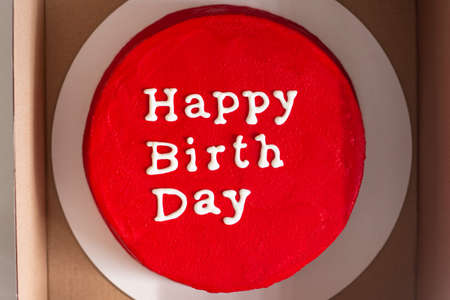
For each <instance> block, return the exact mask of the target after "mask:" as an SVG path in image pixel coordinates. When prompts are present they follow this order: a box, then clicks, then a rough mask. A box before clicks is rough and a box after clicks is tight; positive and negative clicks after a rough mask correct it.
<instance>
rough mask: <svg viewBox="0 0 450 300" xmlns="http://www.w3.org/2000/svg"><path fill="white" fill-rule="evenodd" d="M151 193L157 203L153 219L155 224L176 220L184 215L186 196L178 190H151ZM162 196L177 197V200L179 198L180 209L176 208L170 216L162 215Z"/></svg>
mask: <svg viewBox="0 0 450 300" xmlns="http://www.w3.org/2000/svg"><path fill="white" fill-rule="evenodd" d="M152 193H153V194H154V195H155V196H156V200H157V202H158V210H157V212H156V217H155V221H156V222H164V221H168V220H172V219H176V218H178V217H179V216H181V215H182V214H183V213H184V211H185V210H186V206H187V200H186V196H185V195H184V194H183V193H182V192H180V191H179V190H176V189H166V188H163V189H153V190H152ZM164 195H175V196H178V198H180V200H181V206H180V208H178V209H177V210H176V211H174V212H173V213H171V214H168V215H165V214H164V205H163V198H164Z"/></svg>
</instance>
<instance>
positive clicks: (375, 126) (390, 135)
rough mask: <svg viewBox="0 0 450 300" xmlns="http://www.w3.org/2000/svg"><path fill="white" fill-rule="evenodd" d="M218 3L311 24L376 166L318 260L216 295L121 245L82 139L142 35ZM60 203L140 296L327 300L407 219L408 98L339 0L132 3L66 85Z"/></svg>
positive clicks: (113, 18)
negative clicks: (93, 182)
mask: <svg viewBox="0 0 450 300" xmlns="http://www.w3.org/2000/svg"><path fill="white" fill-rule="evenodd" d="M210 4H235V5H247V6H252V7H255V8H259V9H264V10H267V11H270V12H272V13H274V14H277V15H281V16H283V17H286V18H288V19H290V20H293V21H294V22H297V23H298V24H300V25H302V26H304V27H305V28H306V29H308V30H309V31H310V32H312V33H313V34H315V35H316V36H318V37H319V38H320V39H321V40H322V41H323V42H324V43H325V44H326V45H327V46H328V47H329V48H330V49H331V51H332V52H333V53H334V54H335V55H336V56H337V58H338V59H339V60H340V61H341V62H342V64H343V65H344V68H345V69H346V70H347V72H348V73H349V75H350V77H351V79H352V81H353V84H354V86H355V89H356V93H357V96H358V99H359V101H360V106H361V110H362V115H363V120H364V125H365V130H366V139H367V160H366V164H365V172H364V179H363V183H362V186H361V191H360V194H359V197H358V201H357V203H356V206H355V208H354V211H353V213H352V215H351V217H350V220H349V223H348V226H347V227H346V228H345V230H344V231H343V233H342V234H341V235H340V236H339V238H338V239H337V240H336V241H335V242H334V243H333V244H332V245H331V246H330V247H329V248H328V249H327V250H326V251H325V252H324V253H323V254H322V255H321V256H320V257H319V258H318V259H316V260H315V261H314V262H312V263H310V264H309V265H308V266H306V267H305V268H304V269H302V270H301V271H299V272H298V273H297V274H296V275H294V276H292V277H291V278H289V279H287V280H285V281H282V282H281V283H278V284H275V285H273V286H272V287H270V288H267V289H260V290H254V291H249V292H239V293H231V294H209V293H207V292H203V291H199V290H195V289H193V288H190V287H188V286H185V285H182V284H179V283H176V282H173V281H171V280H169V279H166V278H164V277H161V276H159V275H157V274H155V273H153V272H151V271H149V270H147V269H146V268H144V267H143V266H141V265H140V264H139V263H138V262H137V261H135V260H134V259H133V258H131V256H130V255H128V253H127V252H125V250H124V249H123V248H122V247H121V246H120V245H119V243H118V242H117V241H116V240H115V238H114V237H113V235H112V233H111V232H110V231H109V229H108V228H107V226H106V224H105V223H104V221H103V219H102V217H101V216H100V214H99V212H98V210H97V207H96V205H95V202H94V199H93V198H92V195H91V193H90V190H89V187H88V184H87V181H86V177H85V174H84V170H83V163H82V147H81V145H82V138H83V131H84V125H85V121H86V117H87V114H88V110H89V106H90V102H91V99H92V96H93V93H94V90H95V88H96V86H97V83H98V82H99V80H100V78H101V76H102V74H103V72H104V71H105V69H106V68H107V66H108V65H109V64H110V63H111V61H112V60H113V58H114V56H115V55H116V54H117V53H118V52H119V50H120V49H121V48H122V47H123V46H124V45H125V44H126V43H127V42H128V41H129V40H130V39H131V38H132V37H133V36H134V35H135V34H136V33H138V32H139V31H141V30H142V29H143V28H145V27H146V26H148V25H150V24H151V23H153V22H154V21H156V20H158V19H160V18H161V17H163V16H164V15H166V14H168V13H171V12H173V11H176V10H180V9H185V8H189V7H193V6H201V5H210ZM52 138H53V140H52V158H53V170H54V176H55V178H54V179H55V183H56V188H57V192H58V195H59V200H60V202H61V205H62V208H63V210H64V213H65V216H66V218H67V221H68V222H69V225H70V227H71V229H72V231H73V233H74V235H75V237H76V238H77V240H78V242H79V243H80V245H81V247H82V248H83V250H84V251H85V252H86V254H87V255H88V257H89V258H90V259H91V260H92V262H93V263H94V265H95V266H96V267H97V268H98V269H99V270H100V272H102V273H103V274H104V275H105V276H106V277H107V278H108V279H109V280H110V281H111V282H112V283H113V284H114V285H116V286H117V287H118V288H119V289H121V290H122V291H123V292H125V293H126V294H128V295H129V296H131V297H133V298H135V299H139V300H140V299H154V300H173V299H183V300H189V299H208V300H217V299H227V300H243V299H246V300H256V299H259V300H269V299H270V300H271V299H279V300H285V299H296V300H297V299H305V300H316V299H317V300H325V299H329V298H330V297H332V296H334V295H335V294H337V293H338V292H339V291H341V290H342V289H343V288H344V287H345V286H347V285H348V284H350V283H351V282H352V281H353V280H354V279H355V278H356V277H357V276H358V275H359V274H360V273H361V272H362V271H363V270H364V269H365V268H366V267H367V266H368V265H369V263H370V262H371V261H372V260H373V259H374V257H375V256H376V255H377V253H378V252H379V251H380V249H381V248H382V246H383V245H384V243H385V242H386V240H387V238H388V237H389V235H390V233H391V231H392V229H393V227H394V225H395V223H396V220H397V218H398V216H399V213H400V210H401V207H402V204H403V201H404V198H405V195H406V191H407V187H408V182H409V175H410V168H411V157H412V144H411V131H410V121H409V115H408V109H407V106H406V102H405V98H404V95H403V92H402V89H401V86H400V83H399V81H398V78H397V76H396V74H395V72H394V69H393V67H392V65H391V64H390V62H389V60H388V58H387V56H386V55H385V53H384V52H383V50H382V48H381V47H380V45H379V44H378V43H377V41H376V40H375V39H374V37H373V36H372V35H371V34H370V32H369V31H368V30H367V29H366V28H365V27H364V26H363V25H362V24H361V22H360V21H359V20H358V19H357V18H356V17H355V16H353V15H352V14H351V13H350V12H349V11H347V10H346V9H345V8H344V7H343V6H341V5H340V4H339V3H338V2H336V1H334V0H314V1H312V0H278V1H276V0H252V1H238V0H228V1H226V0H222V1H207V0H203V1H202V0H152V1H145V0H131V1H128V2H126V3H125V4H124V5H122V6H121V7H119V8H118V9H117V10H116V11H115V12H114V13H113V14H111V15H110V16H109V17H108V18H107V19H106V20H105V21H104V22H103V23H102V24H101V25H100V26H99V27H98V28H97V29H96V30H95V31H94V33H93V34H92V35H91V36H90V38H89V39H88V40H87V41H86V43H85V44H84V46H83V47H82V48H81V50H80V52H79V53H78V55H77V57H76V58H75V60H74V62H73V64H72V66H71V68H70V70H69V72H68V73H67V77H66V79H65V81H64V84H63V86H62V89H61V92H60V95H59V100H58V105H57V107H56V112H55V119H54V123H53V135H52Z"/></svg>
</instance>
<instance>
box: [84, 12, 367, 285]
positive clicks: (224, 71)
mask: <svg viewBox="0 0 450 300" xmlns="http://www.w3.org/2000/svg"><path fill="white" fill-rule="evenodd" d="M170 25H171V26H170ZM146 88H157V89H158V93H157V99H161V100H163V99H165V98H166V96H165V94H164V93H163V89H164V88H177V89H178V92H177V94H176V95H175V113H176V115H177V116H178V120H177V121H175V122H167V121H165V120H164V115H165V114H166V112H167V109H165V108H158V109H157V115H158V121H156V122H149V121H146V120H145V119H144V118H145V116H146V114H147V113H148V109H149V108H148V105H149V103H148V97H147V95H145V94H144V93H143V90H144V89H146ZM244 90H254V91H263V92H265V93H266V94H267V95H268V96H269V98H270V105H269V107H268V108H267V110H266V111H265V112H263V113H262V114H259V115H258V124H256V125H248V124H246V123H245V119H246V116H247V113H248V105H247V104H248V101H247V98H245V97H243V96H242V91H244ZM274 90H282V91H284V92H286V91H287V90H298V95H297V97H296V99H295V102H294V106H293V109H292V112H291V114H290V116H289V118H288V120H287V121H286V123H285V124H283V125H276V124H275V123H274V117H275V116H279V115H282V114H283V112H284V110H283V109H282V107H281V105H280V103H279V101H278V100H276V99H275V98H274V97H273V96H272V92H273V91H274ZM213 91H231V92H234V93H236V94H237V96H238V97H239V100H240V106H239V108H238V110H236V111H235V112H233V113H230V114H228V115H226V119H227V124H225V125H215V124H214V119H215V118H216V116H217V101H216V100H215V98H214V97H213V96H212V92H213ZM193 93H198V94H201V95H202V96H203V98H204V99H205V102H206V106H205V108H206V111H207V112H209V113H211V117H210V118H209V119H204V118H197V119H190V118H188V117H187V116H186V115H185V113H184V108H185V107H186V105H187V104H186V103H185V102H184V99H185V97H186V96H187V95H189V94H193ZM260 133H264V134H265V135H266V137H267V142H268V143H273V144H276V145H277V146H278V147H279V149H280V152H281V158H282V159H283V161H284V166H283V167H281V168H277V169H275V168H272V167H269V168H264V169H262V168H259V167H258V165H257V161H258V157H259V151H260V144H259V142H257V141H255V140H254V137H255V136H256V135H258V134H260ZM238 134H240V135H243V137H244V142H245V143H247V144H248V148H246V149H244V150H243V152H242V158H243V159H247V160H249V162H250V165H249V167H248V168H245V169H240V168H238V167H237V166H236V165H235V164H234V156H233V155H234V149H233V147H232V144H233V142H234V140H235V138H236V136H237V135H238ZM187 137H193V138H194V145H193V147H194V148H195V149H196V154H197V166H198V171H197V172H194V173H189V172H188V171H187V170H186V165H187V163H188V161H189V158H188V156H187V155H185V154H184V151H185V150H186V149H187V148H190V147H191V146H189V145H188V144H187V143H186V138H187ZM147 141H164V142H170V143H173V144H175V145H177V147H178V154H177V158H178V161H179V167H178V169H177V170H176V171H174V172H171V173H169V174H164V175H152V176H151V175H147V174H146V169H147V168H148V167H149V166H150V164H151V159H150V155H151V149H150V148H149V147H147V146H146V142H147ZM211 145H224V146H225V147H226V151H225V152H224V153H221V154H219V156H218V157H219V164H220V169H219V170H217V171H209V170H208V169H207V164H208V162H209V158H210V156H209V154H208V153H207V152H206V148H207V147H209V146H211ZM364 157H365V139H364V130H363V123H362V119H361V114H360V110H359V107H358V103H357V99H356V96H355V94H354V91H353V88H352V85H351V82H350V81H349V79H348V77H347V75H346V74H345V72H344V71H343V69H342V67H341V66H340V65H339V63H338V62H337V60H336V59H335V58H334V57H333V56H332V54H330V52H329V51H328V50H326V48H325V47H324V46H323V45H321V44H320V42H319V41H318V40H317V39H316V38H314V37H313V36H312V35H310V34H309V33H307V32H306V31H305V30H304V29H302V28H301V27H299V26H298V25H295V24H293V23H291V22H289V21H287V20H284V19H281V18H279V17H276V16H273V15H270V14H268V13H265V12H261V11H257V10H253V9H250V8H241V7H231V6H214V7H207V8H198V9H191V10H188V11H183V12H177V13H175V14H172V15H170V16H168V17H166V18H164V19H162V21H159V22H158V23H155V24H154V25H151V26H149V27H148V28H147V29H146V30H144V31H143V32H141V33H140V34H139V35H137V37H136V38H134V39H133V40H132V41H131V42H130V43H129V44H128V45H127V46H126V47H125V48H124V49H123V50H122V51H121V53H120V54H119V55H118V56H117V57H116V59H115V60H114V62H113V63H112V64H111V66H110V67H109V69H108V70H107V72H106V73H105V75H104V77H103V79H102V81H101V83H100V84H99V86H98V89H97V91H96V94H95V96H94V99H93V102H92V106H91V110H90V113H89V117H88V121H87V125H86V131H85V138H84V165H85V170H86V176H87V178H88V182H89V185H90V188H91V191H92V194H93V196H94V198H95V201H96V203H97V206H98V208H99V210H100V212H101V214H102V216H103V217H104V219H105V221H106V223H107V224H108V226H109V227H110V229H111V231H112V232H113V233H114V235H115V236H116V237H117V239H118V240H119V241H120V242H121V244H122V245H123V246H124V247H125V248H126V249H127V250H128V251H129V253H130V254H131V255H133V256H134V257H135V258H136V259H137V260H138V261H140V262H141V263H142V264H143V265H145V266H146V267H148V268H149V269H151V270H153V271H155V272H157V273H159V274H161V275H164V276H166V277H168V278H170V279H173V280H175V281H178V282H181V283H184V284H187V285H190V286H192V287H194V288H198V289H204V290H207V291H210V292H231V291H240V290H248V289H255V288H262V287H267V286H269V285H271V284H273V283H275V282H278V281H280V280H282V279H285V278H287V277H289V276H291V275H292V274H294V273H295V272H297V271H298V270H300V269H301V268H302V267H303V266H305V265H306V264H308V263H309V262H311V261H312V260H314V259H315V258H316V257H317V256H318V255H320V254H321V253H322V252H323V251H324V250H325V249H326V248H327V247H328V246H329V245H330V244H331V243H332V242H333V241H334V240H335V239H336V237H337V236H338V235H339V233H340V232H341V231H342V230H343V228H344V227H345V225H346V223H347V220H348V218H349V216H350V213H351V211H352V209H353V206H354V203H355V201H356V197H357V194H358V191H359V187H360V184H361V179H362V174H363V165H364ZM154 188H176V189H178V190H180V191H181V192H183V193H184V194H185V195H186V196H187V199H188V206H187V209H186V211H185V212H184V213H183V214H182V215H181V216H180V217H179V218H177V219H174V220H170V221H166V222H155V220H154V218H155V216H156V209H157V205H156V197H155V195H154V194H152V189H154ZM241 188H246V189H249V190H250V191H251V194H250V195H249V197H248V198H247V201H246V204H245V209H244V212H243V215H242V218H241V220H240V221H239V222H238V223H236V224H235V225H231V226H227V225H225V224H224V223H223V221H222V219H223V217H225V216H233V213H234V210H233V208H232V205H231V203H230V201H229V200H228V199H226V198H224V197H223V196H222V191H223V190H225V189H234V190H239V189H241ZM201 189H210V190H211V191H213V192H214V194H215V203H216V206H217V207H219V208H220V209H221V211H222V213H221V214H220V215H214V214H208V215H204V216H200V215H197V214H196V213H195V212H194V210H193V205H194V204H195V202H196V201H195V200H194V197H193V195H194V193H195V192H196V191H198V190H201ZM164 204H165V210H167V211H169V212H170V211H171V210H175V209H176V208H177V207H178V206H179V201H177V199H176V198H168V200H167V201H166V202H165V203H164Z"/></svg>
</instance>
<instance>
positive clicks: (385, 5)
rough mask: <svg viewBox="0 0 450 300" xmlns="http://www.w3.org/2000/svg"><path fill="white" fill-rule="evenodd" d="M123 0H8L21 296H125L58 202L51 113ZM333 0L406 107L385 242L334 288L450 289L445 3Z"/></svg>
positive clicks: (384, 294)
mask: <svg viewBox="0 0 450 300" xmlns="http://www.w3.org/2000/svg"><path fill="white" fill-rule="evenodd" d="M149 1H151V0H149ZM123 2H124V1H122V0H64V1H63V0H16V1H15V7H14V44H15V45H14V74H15V83H14V98H15V144H16V181H17V184H16V188H17V197H16V211H17V213H16V219H17V269H18V295H19V298H20V299H21V300H28V299H57V300H59V299H129V298H128V297H127V296H126V295H124V294H123V293H121V292H120V291H119V290H118V289H117V288H115V287H114V286H113V285H112V284H111V283H110V282H109V281H108V280H107V279H105V278H104V277H103V276H102V274H101V273H100V272H99V271H98V270H97V269H96V268H95V267H94V266H93V264H92V263H91V262H90V261H89V259H88V258H87V257H86V255H85V254H84V253H83V251H82V250H81V248H80V246H79V245H78V243H77V242H76V240H75V238H74V236H73V235H72V233H71V231H70V229H69V227H68V224H67V222H66V220H65V218H64V216H63V213H62V210H61V207H60V204H59V202H58V198H57V195H56V191H55V186H54V182H53V177H52V176H53V174H52V168H51V159H50V158H51V157H50V145H51V141H50V136H51V134H50V133H51V128H52V120H53V113H54V109H55V105H56V101H57V97H58V92H59V90H60V88H61V85H62V83H63V80H64V77H65V74H66V72H67V71H68V69H69V67H70V64H71V62H72V60H73V59H74V57H75V55H76V54H77V52H78V51H79V49H80V47H81V46H82V45H83V42H84V41H85V40H86V39H87V37H88V36H89V35H90V34H91V33H92V31H93V30H94V29H95V28H96V27H97V26H98V25H99V24H100V23H101V22H102V21H103V20H104V19H105V18H106V17H107V16H108V15H109V14H110V13H111V12H112V11H114V9H116V8H117V7H118V6H120V5H121V4H122V3H123ZM340 2H341V3H342V4H343V5H344V6H345V7H347V8H348V9H349V10H350V11H351V12H352V13H353V14H355V15H356V16H357V17H358V18H360V20H361V21H362V22H363V23H364V24H365V25H366V26H367V27H368V29H369V30H370V31H371V32H372V34H373V35H374V36H375V37H376V38H377V40H378V41H379V43H380V44H381V45H382V47H383V48H384V49H385V51H386V53H387V55H388V57H389V58H390V60H391V62H392V64H393V66H394V68H395V70H396V72H397V74H398V76H399V78H400V81H401V84H402V86H403V90H404V92H405V95H406V99H407V104H408V108H409V112H410V117H411V123H412V124H411V125H412V131H413V141H414V143H413V145H414V146H413V148H414V151H413V152H414V159H413V167H412V173H411V178H410V186H409V190H408V194H407V197H406V201H405V204H404V207H403V210H402V213H401V215H400V218H399V220H398V222H397V225H396V227H395V229H394V231H393V233H392V235H391V237H390V238H389V240H388V242H387V244H386V245H385V247H384V248H383V250H382V251H381V252H380V253H379V255H378V256H377V258H376V259H375V260H374V261H373V262H372V264H371V265H370V266H369V268H367V269H366V270H365V271H364V272H363V274H361V276H359V278H358V279H356V280H355V281H354V282H353V283H352V284H351V285H350V286H348V287H347V288H345V289H344V290H343V291H342V292H341V293H339V294H338V295H337V296H336V297H334V298H333V299H334V300H353V299H366V300H370V299H374V300H375V299H377V300H378V299H386V300H389V299H401V300H403V299H405V300H406V299H415V298H416V297H419V299H424V300H425V299H426V300H429V299H431V300H434V299H436V300H437V299H439V300H440V299H447V298H450V291H449V288H448V287H447V286H448V284H446V282H445V279H449V277H450V264H449V263H448V262H447V261H446V253H449V251H448V250H450V249H449V248H450V242H449V236H450V234H447V232H448V231H450V224H449V223H448V222H449V221H448V218H446V215H445V213H446V210H445V208H446V206H445V205H444V204H443V203H445V201H444V200H445V195H446V194H448V193H445V192H446V191H447V189H448V187H446V180H447V178H448V176H447V177H446V172H447V170H449V169H450V166H449V160H448V159H445V158H446V154H445V153H446V150H447V149H449V148H450V145H449V144H448V143H449V142H448V140H449V139H447V138H446V137H445V135H446V133H447V130H448V128H450V124H449V122H450V121H448V118H446V114H447V113H448V112H447V111H448V109H447V110H446V108H447V106H448V105H449V104H446V102H447V101H446V98H445V96H450V95H449V94H450V89H449V87H448V86H449V84H448V83H446V82H445V81H446V80H448V78H449V75H450V74H449V73H450V64H449V58H448V55H447V53H449V51H447V50H450V37H449V36H450V35H449V34H448V31H449V29H448V28H450V26H449V25H450V24H449V22H450V21H449V19H448V15H449V13H450V5H449V4H448V1H446V0H427V1H425V0H419V1H418V3H417V2H416V1H415V0H377V1H373V0H342V1H340ZM417 15H418V16H419V18H417ZM418 41H419V42H418ZM418 66H419V67H418ZM419 70H420V72H419ZM418 79H419V81H418ZM419 87H420V89H419ZM419 103H420V105H419ZM419 107H420V110H419V109H418V108H419ZM419 124H420V127H419ZM418 142H420V144H419V143H418ZM419 154H420V163H419V160H418V157H419ZM418 170H420V176H418V174H419V173H418ZM418 178H419V179H420V181H418ZM418 199H421V202H420V205H419V204H418ZM446 205H448V204H446ZM418 208H420V210H419V212H420V213H419V216H418ZM418 220H420V222H418ZM418 224H419V225H420V230H418V227H417V225H418ZM438 229H439V230H438ZM418 232H419V234H420V235H418ZM418 241H419V242H420V247H417V243H418ZM417 249H419V251H417ZM418 253H419V256H417V255H418ZM417 266H419V267H418V268H417ZM417 269H418V270H419V272H418V273H417Z"/></svg>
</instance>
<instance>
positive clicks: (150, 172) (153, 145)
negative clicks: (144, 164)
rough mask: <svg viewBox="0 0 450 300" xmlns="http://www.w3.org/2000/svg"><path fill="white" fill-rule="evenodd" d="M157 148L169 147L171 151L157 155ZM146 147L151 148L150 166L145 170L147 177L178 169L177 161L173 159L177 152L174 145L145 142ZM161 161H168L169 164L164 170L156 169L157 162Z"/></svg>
mask: <svg viewBox="0 0 450 300" xmlns="http://www.w3.org/2000/svg"><path fill="white" fill-rule="evenodd" d="M158 146H166V147H169V148H170V149H171V151H170V152H167V153H159V152H158ZM147 147H151V148H152V165H151V166H150V167H149V168H147V174H148V175H158V174H165V173H169V172H172V171H175V170H176V169H177V168H178V160H177V158H176V157H175V155H176V154H177V152H178V149H177V146H175V145H174V144H170V143H164V142H147ZM162 159H167V160H169V161H170V164H169V166H167V167H165V168H162V169H158V160H162Z"/></svg>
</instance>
